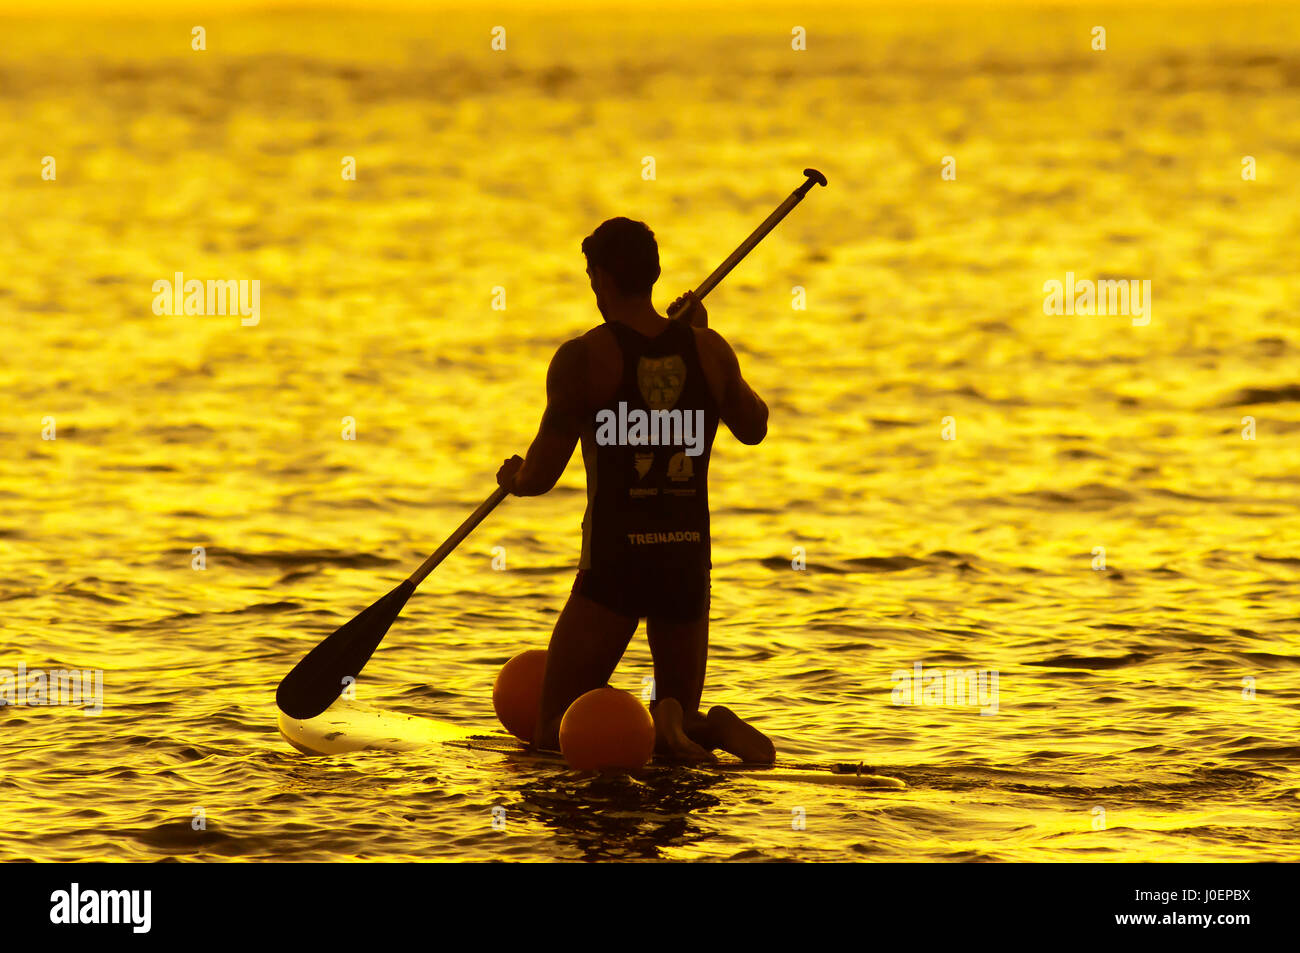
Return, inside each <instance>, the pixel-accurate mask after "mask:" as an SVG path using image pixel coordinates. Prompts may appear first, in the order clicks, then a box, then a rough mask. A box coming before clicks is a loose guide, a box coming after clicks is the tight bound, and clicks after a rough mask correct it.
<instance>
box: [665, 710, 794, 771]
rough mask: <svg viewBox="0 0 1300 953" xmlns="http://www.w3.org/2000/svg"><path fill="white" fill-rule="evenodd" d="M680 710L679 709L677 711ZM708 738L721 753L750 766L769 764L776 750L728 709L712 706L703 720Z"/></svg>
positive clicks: (769, 742) (763, 735) (768, 740)
mask: <svg viewBox="0 0 1300 953" xmlns="http://www.w3.org/2000/svg"><path fill="white" fill-rule="evenodd" d="M679 710H680V709H679ZM705 723H706V724H707V725H708V728H709V732H710V737H711V738H712V739H713V740H715V741H716V742H717V744H718V747H719V748H721V749H722V750H723V751H729V752H730V753H731V754H734V755H735V756H736V757H737V758H739V759H740V760H741V761H746V762H749V763H750V764H771V763H772V762H774V761H775V760H776V748H775V747H774V746H773V744H772V742H771V740H770V739H769V738H768V737H767V735H765V734H763V733H762V732H761V731H759V730H758V729H757V728H755V727H754V726H753V725H751V724H748V723H746V722H744V721H742V720H741V719H740V716H739V715H737V714H736V713H735V712H734V711H732V710H731V709H730V708H723V707H722V706H721V705H714V706H713V707H712V708H710V709H709V714H708V716H707V717H706V718H705Z"/></svg>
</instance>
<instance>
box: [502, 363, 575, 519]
mask: <svg viewBox="0 0 1300 953" xmlns="http://www.w3.org/2000/svg"><path fill="white" fill-rule="evenodd" d="M586 376H587V353H586V346H585V345H584V344H583V342H582V339H581V338H574V339H573V340H572V341H565V342H564V343H563V344H561V345H560V348H559V350H557V351H556V352H555V356H554V357H553V358H551V366H550V367H549V368H548V369H547V371H546V410H545V411H544V412H543V413H542V423H541V426H540V427H538V428H537V436H536V437H534V438H533V443H532V445H531V446H530V447H529V448H528V453H527V454H526V455H525V457H524V459H522V460H520V458H519V457H518V456H514V457H511V458H510V459H509V460H507V461H506V462H505V463H504V464H502V466H501V469H500V471H498V473H497V484H498V485H500V486H503V487H505V488H506V489H508V490H509V491H510V492H511V493H513V494H515V495H516V496H541V495H542V494H543V493H546V492H547V491H549V490H550V489H551V488H552V487H553V486H555V482H556V481H557V480H559V479H560V476H561V475H562V474H563V473H564V468H565V467H566V466H568V465H569V457H571V456H573V448H574V446H575V445H576V444H577V442H578V434H579V432H580V430H581V427H582V412H583V401H584V390H585V388H584V386H583V382H584V381H585V380H586Z"/></svg>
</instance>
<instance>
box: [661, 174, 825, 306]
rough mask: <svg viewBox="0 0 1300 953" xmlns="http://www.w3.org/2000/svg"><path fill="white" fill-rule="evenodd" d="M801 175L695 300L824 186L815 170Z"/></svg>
mask: <svg viewBox="0 0 1300 953" xmlns="http://www.w3.org/2000/svg"><path fill="white" fill-rule="evenodd" d="M803 174H804V175H806V176H807V177H808V178H807V180H806V181H805V182H804V183H803V185H801V186H799V188H797V189H795V190H794V191H793V192H791V193H790V194H789V195H788V196H787V197H786V200H785V201H784V202H782V203H781V204H780V205H778V206H777V207H776V209H775V210H773V212H772V214H771V215H769V216H768V217H767V218H765V219H763V223H762V224H761V225H759V226H758V228H756V229H754V230H753V231H752V232H750V234H749V237H748V238H746V239H745V240H744V241H743V242H741V243H740V245H739V247H737V248H736V250H735V251H733V252H732V253H731V254H730V255H728V256H727V260H726V261H724V262H723V263H722V264H721V265H719V266H718V267H717V268H715V269H713V274H711V275H709V277H707V278H705V279H704V280H703V281H702V282H700V285H699V287H698V288H696V289H695V292H694V293H695V298H696V300H702V299H703V298H704V296H705V295H706V294H708V293H709V292H710V291H712V290H713V289H714V288H716V287H717V286H718V283H719V282H721V281H722V279H723V278H725V277H727V274H728V273H729V272H730V271H731V269H733V268H735V267H736V265H738V264H739V263H740V261H741V259H742V258H744V257H745V256H746V255H748V254H749V253H750V252H751V251H753V250H754V246H755V245H757V244H758V243H759V242H761V241H762V240H763V239H764V238H766V237H767V233H768V232H770V231H771V230H772V229H774V228H776V226H777V224H778V223H779V222H780V221H781V219H783V218H785V217H786V216H787V215H789V214H790V210H791V209H792V208H794V207H795V206H796V205H798V204H799V203H800V202H802V201H803V197H804V196H805V195H807V194H808V190H809V189H811V188H812V187H813V186H814V185H825V184H826V176H824V175H822V174H821V173H820V172H818V171H817V170H816V169H804V170H803ZM680 310H681V309H680V308H679V309H678V311H680ZM676 313H677V312H676V311H674V312H670V314H669V317H672V316H673V315H674V314H676Z"/></svg>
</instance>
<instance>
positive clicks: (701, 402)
mask: <svg viewBox="0 0 1300 953" xmlns="http://www.w3.org/2000/svg"><path fill="white" fill-rule="evenodd" d="M609 329H610V330H611V331H612V332H613V334H614V340H615V341H616V342H617V343H618V347H619V350H620V351H621V352H622V354H623V376H622V379H621V380H620V381H619V385H618V389H617V390H616V391H615V392H614V396H613V397H612V398H610V399H609V400H608V401H606V402H605V403H604V404H602V405H601V406H600V407H598V408H597V409H596V410H595V411H594V412H593V413H592V415H591V416H590V417H589V418H588V419H587V420H586V421H585V423H584V425H583V428H582V459H583V463H584V464H585V465H586V468H587V514H586V516H585V518H584V519H583V522H582V561H581V562H580V563H579V568H581V569H584V570H585V569H591V568H592V567H593V566H600V567H601V568H604V567H606V566H609V565H610V564H618V565H620V567H621V568H622V569H624V570H625V571H627V572H637V571H655V570H657V569H659V568H662V567H665V566H672V567H673V568H675V569H681V570H685V571H691V570H701V569H702V570H707V569H708V568H709V566H710V559H709V491H708V477H709V453H710V451H711V450H712V449H713V438H714V435H715V434H716V433H717V430H718V405H717V402H716V401H715V400H714V398H713V393H712V391H710V390H709V384H708V381H707V380H706V379H705V377H704V368H703V367H702V366H701V364H700V357H699V354H698V353H697V351H696V349H695V332H694V331H693V330H692V329H691V328H690V326H689V325H685V324H682V323H681V322H680V321H673V322H671V323H670V324H669V325H668V327H667V328H666V329H665V330H663V331H662V332H660V333H659V334H658V335H657V336H656V337H653V338H647V337H645V336H644V335H642V334H640V333H638V332H637V331H634V330H632V329H631V328H629V327H628V326H627V325H625V324H621V323H619V322H615V321H612V322H610V324H609Z"/></svg>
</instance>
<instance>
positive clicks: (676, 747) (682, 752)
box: [651, 698, 717, 761]
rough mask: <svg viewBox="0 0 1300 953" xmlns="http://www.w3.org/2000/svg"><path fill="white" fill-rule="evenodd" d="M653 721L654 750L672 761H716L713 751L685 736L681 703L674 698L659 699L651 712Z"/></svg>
mask: <svg viewBox="0 0 1300 953" xmlns="http://www.w3.org/2000/svg"><path fill="white" fill-rule="evenodd" d="M651 714H652V716H653V717H654V722H655V752H656V753H657V754H659V755H660V756H661V757H665V758H670V759H671V760H673V761H716V760H717V758H715V757H714V756H713V752H712V751H709V750H708V749H707V748H703V747H701V746H700V745H697V744H696V743H695V742H694V741H692V740H691V739H690V738H688V737H686V731H685V730H684V729H683V727H682V722H683V721H684V717H683V715H682V706H681V703H680V702H678V701H677V699H675V698H663V699H660V701H659V704H657V705H655V708H654V711H653V712H652V713H651Z"/></svg>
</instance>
